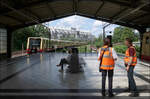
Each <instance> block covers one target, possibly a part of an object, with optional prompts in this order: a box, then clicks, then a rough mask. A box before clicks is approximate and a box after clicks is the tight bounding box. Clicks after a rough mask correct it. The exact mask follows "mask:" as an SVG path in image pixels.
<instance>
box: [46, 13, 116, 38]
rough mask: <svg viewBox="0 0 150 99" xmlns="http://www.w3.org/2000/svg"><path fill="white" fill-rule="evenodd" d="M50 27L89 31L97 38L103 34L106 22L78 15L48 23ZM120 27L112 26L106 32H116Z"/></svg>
mask: <svg viewBox="0 0 150 99" xmlns="http://www.w3.org/2000/svg"><path fill="white" fill-rule="evenodd" d="M46 24H47V25H48V26H49V27H56V28H71V27H74V28H77V29H78V30H81V31H89V32H91V33H92V34H93V35H95V36H96V37H97V36H98V35H99V34H100V33H102V27H103V25H104V24H106V23H105V22H102V21H98V20H94V19H90V18H86V17H81V16H77V15H73V16H70V17H66V18H62V19H58V20H54V21H50V22H47V23H46ZM117 26H118V25H110V26H108V27H107V28H106V31H107V32H109V31H112V32H113V30H114V28H115V27H117Z"/></svg>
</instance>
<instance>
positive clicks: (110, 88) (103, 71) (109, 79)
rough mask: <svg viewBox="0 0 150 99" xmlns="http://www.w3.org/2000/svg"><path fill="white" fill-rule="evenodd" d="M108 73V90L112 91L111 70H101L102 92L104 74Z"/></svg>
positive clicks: (104, 80) (103, 88) (104, 82)
mask: <svg viewBox="0 0 150 99" xmlns="http://www.w3.org/2000/svg"><path fill="white" fill-rule="evenodd" d="M107 74H108V87H109V89H108V92H109V93H112V87H113V70H102V92H105V84H106V76H107Z"/></svg>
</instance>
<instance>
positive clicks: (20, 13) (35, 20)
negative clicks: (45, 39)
mask: <svg viewBox="0 0 150 99" xmlns="http://www.w3.org/2000/svg"><path fill="white" fill-rule="evenodd" d="M0 3H1V4H2V5H3V6H5V7H7V8H8V9H10V10H12V11H14V12H16V13H17V14H19V15H21V16H23V17H25V18H27V19H30V20H32V21H34V22H35V23H39V22H38V20H37V19H34V18H32V17H29V16H27V15H25V14H24V13H22V12H20V11H18V10H16V9H15V8H13V7H11V6H9V5H8V4H6V3H4V2H0Z"/></svg>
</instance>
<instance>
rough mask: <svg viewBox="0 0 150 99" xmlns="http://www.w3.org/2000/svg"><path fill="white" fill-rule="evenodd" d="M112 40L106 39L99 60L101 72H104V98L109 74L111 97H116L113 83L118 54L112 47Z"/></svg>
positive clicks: (100, 50)
mask: <svg viewBox="0 0 150 99" xmlns="http://www.w3.org/2000/svg"><path fill="white" fill-rule="evenodd" d="M110 44H111V43H110V39H109V38H105V39H104V46H103V47H102V48H100V49H99V58H98V60H99V61H100V67H99V69H100V71H101V72H102V96H105V83H106V76H107V73H108V79H109V91H108V92H109V96H110V97H112V96H114V94H113V92H112V85H113V84H112V82H113V70H114V66H115V60H117V54H116V52H115V50H114V49H113V48H112V47H110Z"/></svg>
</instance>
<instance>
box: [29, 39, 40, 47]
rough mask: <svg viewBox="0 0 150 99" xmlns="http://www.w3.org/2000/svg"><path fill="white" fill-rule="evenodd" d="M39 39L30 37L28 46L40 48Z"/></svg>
mask: <svg viewBox="0 0 150 99" xmlns="http://www.w3.org/2000/svg"><path fill="white" fill-rule="evenodd" d="M40 43H41V39H33V38H31V39H30V42H29V48H30V49H40Z"/></svg>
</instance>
